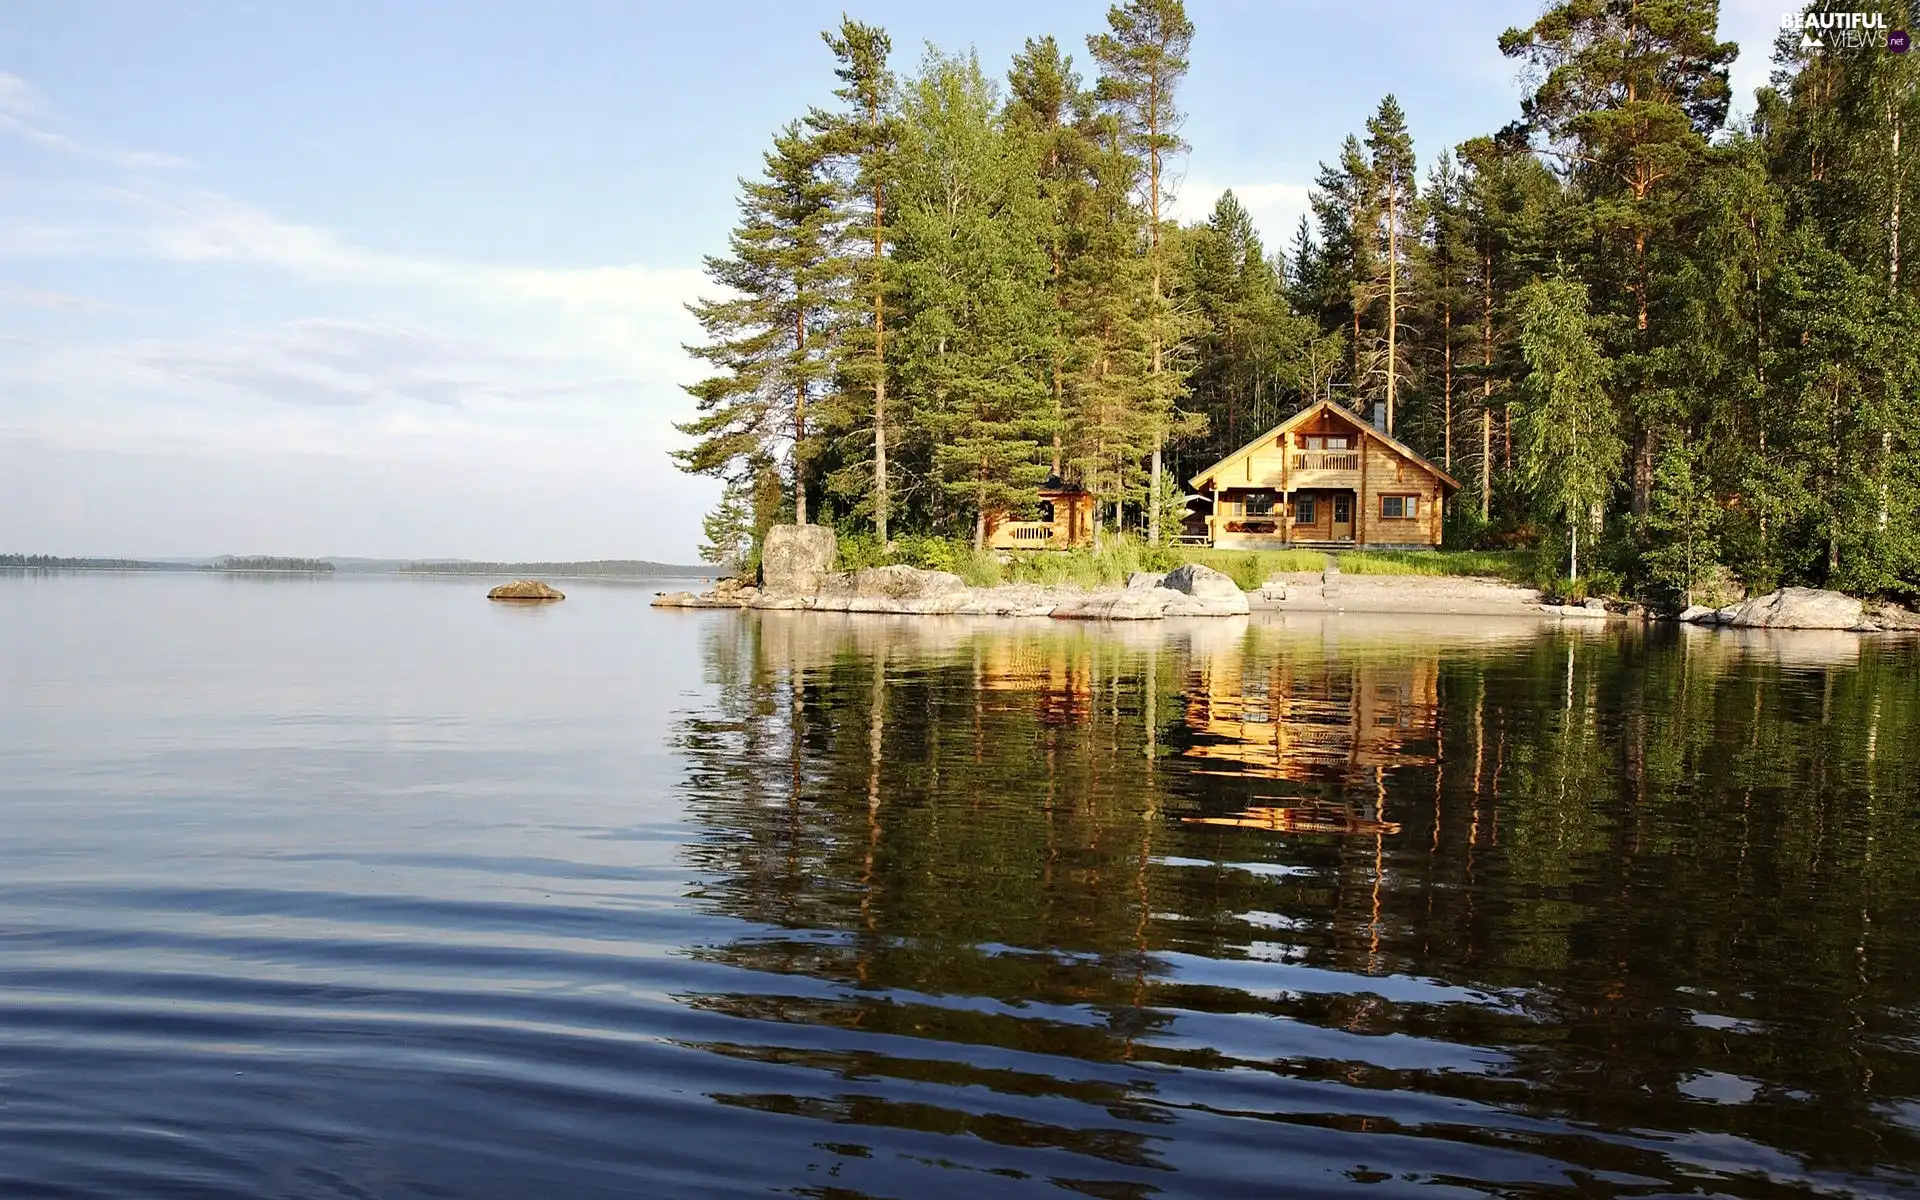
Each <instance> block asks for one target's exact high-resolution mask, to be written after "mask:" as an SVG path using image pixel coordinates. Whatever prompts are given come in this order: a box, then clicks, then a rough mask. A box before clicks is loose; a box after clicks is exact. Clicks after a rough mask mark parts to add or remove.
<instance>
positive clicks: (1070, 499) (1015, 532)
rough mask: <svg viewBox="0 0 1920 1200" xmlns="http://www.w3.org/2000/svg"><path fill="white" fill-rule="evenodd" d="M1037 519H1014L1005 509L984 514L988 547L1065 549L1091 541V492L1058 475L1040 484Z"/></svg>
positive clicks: (990, 548) (994, 548) (996, 548)
mask: <svg viewBox="0 0 1920 1200" xmlns="http://www.w3.org/2000/svg"><path fill="white" fill-rule="evenodd" d="M1036 499H1037V500H1038V503H1039V510H1040V511H1039V513H1038V514H1037V519H1036V520H1032V521H1016V520H1013V519H1012V517H1011V516H1010V515H1009V514H1007V513H994V514H991V515H989V516H988V518H987V542H986V545H987V549H989V550H1068V549H1071V548H1073V547H1075V546H1086V545H1091V544H1092V542H1093V495H1092V493H1090V492H1088V491H1087V490H1086V489H1084V488H1082V487H1080V486H1079V485H1078V484H1073V483H1068V482H1067V481H1066V480H1064V479H1062V478H1060V477H1059V476H1058V475H1053V476H1049V477H1048V479H1047V481H1046V482H1045V483H1043V484H1041V485H1040V488H1039V491H1038V493H1037V496H1036Z"/></svg>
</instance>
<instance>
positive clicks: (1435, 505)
mask: <svg viewBox="0 0 1920 1200" xmlns="http://www.w3.org/2000/svg"><path fill="white" fill-rule="evenodd" d="M1191 483H1192V486H1193V487H1194V489H1195V490H1196V491H1197V492H1198V493H1199V494H1200V503H1199V504H1197V505H1196V506H1195V507H1196V508H1197V509H1198V510H1199V514H1198V515H1199V516H1200V517H1202V518H1203V519H1204V525H1205V531H1206V537H1207V540H1208V542H1209V544H1211V545H1214V546H1217V547H1220V548H1222V549H1229V550H1270V549H1280V548H1283V547H1291V546H1300V547H1305V548H1309V549H1314V548H1322V547H1325V548H1337V549H1352V548H1361V547H1370V548H1373V549H1380V550H1427V549H1432V548H1433V547H1435V546H1438V545H1439V544H1440V534H1441V528H1442V520H1443V517H1444V515H1445V510H1446V502H1447V499H1448V497H1450V496H1452V495H1453V494H1454V493H1456V492H1458V491H1459V490H1460V481H1459V480H1457V479H1455V478H1454V477H1453V476H1451V475H1449V474H1447V473H1446V472H1445V471H1443V470H1441V469H1440V468H1439V467H1438V466H1435V465H1434V464H1433V463H1431V462H1428V461H1427V460H1426V459H1425V458H1423V457H1421V455H1420V454H1419V453H1417V452H1416V451H1415V450H1413V449H1412V448H1411V447H1409V446H1408V445H1407V444H1406V443H1405V442H1402V441H1400V440H1399V439H1397V438H1395V437H1393V436H1392V435H1391V434H1389V433H1387V432H1386V431H1385V430H1383V429H1381V428H1380V427H1379V426H1378V425H1376V424H1370V423H1368V422H1367V421H1366V420H1364V419H1362V418H1361V417H1360V416H1359V414H1357V413H1355V412H1353V411H1352V410H1351V409H1349V408H1346V407H1345V406H1343V405H1340V404H1335V403H1334V402H1333V401H1331V400H1321V401H1318V402H1316V403H1314V404H1311V405H1309V406H1307V407H1306V408H1304V409H1302V410H1301V411H1299V412H1297V413H1295V414H1294V415H1293V416H1291V417H1288V418H1287V419H1286V420H1285V421H1282V422H1281V423H1280V424H1278V425H1276V426H1274V427H1273V428H1272V429H1269V430H1267V432H1265V433H1263V434H1261V435H1260V436H1259V437H1257V438H1255V439H1254V440H1253V441H1251V442H1248V443H1247V444H1246V445H1244V446H1242V447H1240V449H1238V450H1235V451H1234V452H1233V453H1232V454H1229V455H1227V457H1225V458H1223V459H1221V460H1220V461H1219V462H1217V463H1214V464H1213V465H1212V466H1210V467H1208V468H1207V469H1206V470H1204V471H1201V472H1200V473H1199V474H1197V475H1195V476H1194V477H1193V479H1192V480H1191Z"/></svg>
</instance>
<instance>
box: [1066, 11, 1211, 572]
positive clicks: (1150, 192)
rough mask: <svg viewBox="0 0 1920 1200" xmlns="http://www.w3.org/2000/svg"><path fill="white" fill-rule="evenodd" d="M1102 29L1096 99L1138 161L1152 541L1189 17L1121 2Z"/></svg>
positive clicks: (1095, 42) (1168, 386) (1168, 416)
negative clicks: (1142, 189) (1166, 226)
mask: <svg viewBox="0 0 1920 1200" xmlns="http://www.w3.org/2000/svg"><path fill="white" fill-rule="evenodd" d="M1107 26H1108V32H1106V33H1103V34H1097V35H1093V36H1089V37H1088V38H1087V49H1088V50H1089V51H1090V52H1091V53H1092V54H1093V58H1094V61H1095V62H1097V63H1099V64H1100V70H1101V74H1100V80H1099V84H1098V86H1097V91H1098V94H1099V97H1100V99H1101V101H1102V103H1103V104H1105V105H1106V106H1107V108H1108V109H1109V111H1111V112H1112V113H1113V114H1114V116H1115V117H1116V118H1118V120H1119V122H1120V128H1121V130H1122V133H1123V136H1124V137H1125V139H1126V144H1127V146H1128V148H1129V149H1130V150H1132V151H1133V153H1135V154H1137V155H1138V156H1139V158H1140V160H1141V162H1142V163H1143V164H1144V165H1145V175H1144V182H1145V185H1146V204H1145V208H1146V210H1147V273H1148V278H1149V282H1150V286H1151V289H1152V291H1151V297H1152V298H1151V306H1150V310H1149V316H1148V330H1147V331H1148V336H1149V338H1150V339H1151V350H1150V354H1151V359H1150V367H1149V384H1150V386H1149V390H1148V392H1147V396H1146V401H1147V404H1148V406H1149V409H1150V413H1151V416H1152V417H1153V419H1154V420H1155V421H1156V422H1157V425H1156V427H1155V430H1154V434H1153V465H1152V466H1151V467H1150V468H1149V469H1148V470H1149V479H1150V485H1149V486H1150V495H1149V499H1148V509H1147V513H1148V516H1147V538H1148V540H1149V541H1152V542H1158V541H1159V540H1160V463H1161V457H1162V454H1163V443H1164V441H1165V438H1166V434H1167V427H1168V426H1169V425H1170V424H1171V423H1172V421H1173V420H1174V413H1175V410H1176V409H1177V407H1178V405H1179V402H1180V398H1181V397H1182V396H1183V395H1184V394H1185V387H1184V384H1183V380H1182V379H1181V376H1180V373H1179V372H1178V371H1177V370H1174V369H1173V364H1172V363H1171V362H1170V358H1171V352H1172V349H1173V343H1174V342H1175V341H1176V340H1177V335H1176V332H1175V330H1174V323H1175V322H1174V318H1173V314H1172V313H1171V312H1170V311H1169V310H1168V305H1167V303H1166V286H1167V274H1168V267H1167V263H1166V261H1165V260H1164V257H1163V254H1162V251H1163V245H1162V243H1163V240H1164V239H1163V237H1162V229H1161V205H1162V202H1163V201H1166V200H1170V199H1171V198H1172V197H1171V193H1170V191H1169V189H1168V183H1169V176H1168V173H1167V160H1168V159H1169V158H1171V157H1172V156H1174V155H1176V154H1178V153H1180V152H1181V151H1183V150H1185V149H1186V148H1187V146H1186V143H1185V142H1184V141H1182V140H1181V138H1180V125H1181V121H1182V115H1181V112H1180V110H1179V108H1178V106H1177V104H1176V97H1175V93H1176V91H1177V89H1178V87H1179V84H1180V81H1181V80H1182V79H1183V78H1185V76H1186V73H1187V65H1188V64H1187V52H1188V49H1189V48H1190V47H1191V45H1192V44H1193V22H1191V21H1189V20H1188V19H1187V12H1186V7H1185V5H1183V4H1182V3H1181V0H1128V2H1127V3H1126V4H1125V5H1124V6H1123V5H1118V4H1116V5H1114V6H1113V7H1111V8H1109V9H1108V10H1107Z"/></svg>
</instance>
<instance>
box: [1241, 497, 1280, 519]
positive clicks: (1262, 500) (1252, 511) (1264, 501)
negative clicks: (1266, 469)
mask: <svg viewBox="0 0 1920 1200" xmlns="http://www.w3.org/2000/svg"><path fill="white" fill-rule="evenodd" d="M1245 503H1246V509H1245V512H1246V515H1247V516H1249V517H1270V516H1272V515H1273V493H1272V492H1248V493H1247V498H1246V501H1245Z"/></svg>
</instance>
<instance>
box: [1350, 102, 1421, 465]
mask: <svg viewBox="0 0 1920 1200" xmlns="http://www.w3.org/2000/svg"><path fill="white" fill-rule="evenodd" d="M1366 149H1367V167H1366V171H1365V174H1364V175H1362V176H1361V177H1360V178H1361V179H1363V180H1364V187H1365V191H1364V192H1363V195H1364V196H1365V200H1364V201H1363V203H1362V205H1361V206H1360V208H1359V210H1358V215H1359V216H1360V217H1361V223H1360V224H1359V225H1358V226H1356V228H1355V231H1354V236H1355V238H1356V240H1357V241H1358V242H1359V243H1361V244H1364V246H1365V252H1364V254H1363V255H1361V256H1359V257H1358V258H1357V262H1358V263H1359V264H1360V265H1361V267H1362V273H1360V274H1358V275H1357V276H1356V277H1355V279H1354V302H1353V303H1354V312H1355V315H1356V321H1355V333H1356V337H1357V336H1358V331H1359V326H1360V323H1361V322H1362V321H1365V322H1366V323H1367V324H1368V325H1369V327H1370V329H1369V332H1370V334H1371V335H1372V336H1371V337H1370V338H1369V340H1368V343H1367V345H1366V353H1365V354H1364V356H1363V357H1362V358H1360V359H1358V360H1356V361H1357V365H1359V367H1360V369H1359V371H1358V372H1357V374H1356V378H1355V384H1356V388H1357V390H1358V392H1359V393H1360V394H1363V395H1366V396H1369V397H1371V396H1378V397H1379V398H1380V400H1381V402H1382V403H1384V404H1385V405H1386V429H1387V432H1388V433H1392V432H1393V431H1394V424H1395V420H1396V410H1397V409H1398V407H1399V405H1400V392H1401V390H1402V384H1403V381H1404V380H1405V379H1406V378H1407V374H1408V371H1407V350H1408V346H1407V342H1406V339H1405V338H1403V337H1402V335H1401V326H1402V323H1403V321H1404V319H1405V317H1406V314H1407V310H1408V308H1409V307H1410V302H1411V297H1412V294H1413V289H1412V287H1411V286H1409V285H1410V284H1411V282H1412V280H1411V275H1412V272H1413V269H1414V263H1413V258H1414V255H1415V254H1416V253H1417V251H1418V249H1419V236H1418V229H1419V216H1418V214H1419V210H1420V197H1419V188H1418V179H1417V174H1416V163H1415V160H1414V157H1413V138H1412V136H1411V135H1409V134H1408V133H1407V118H1406V114H1405V113H1404V112H1402V111H1401V109H1400V103H1399V101H1397V100H1395V99H1394V98H1393V97H1392V96H1388V97H1386V98H1385V99H1383V100H1381V101H1380V109H1379V111H1378V112H1376V113H1375V114H1374V115H1373V116H1371V117H1369V118H1367V140H1366Z"/></svg>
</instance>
